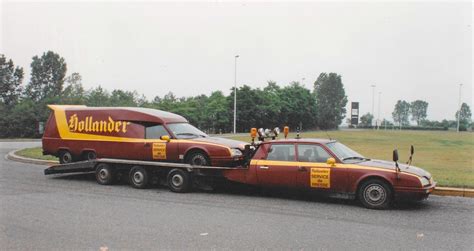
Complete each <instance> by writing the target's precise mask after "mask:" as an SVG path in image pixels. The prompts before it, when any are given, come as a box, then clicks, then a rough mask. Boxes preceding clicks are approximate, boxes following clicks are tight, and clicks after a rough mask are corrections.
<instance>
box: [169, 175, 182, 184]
mask: <svg viewBox="0 0 474 251" xmlns="http://www.w3.org/2000/svg"><path fill="white" fill-rule="evenodd" d="M183 181H184V179H183V177H182V176H181V175H178V174H176V175H173V177H172V178H171V184H173V186H175V187H180V186H181V185H183Z"/></svg>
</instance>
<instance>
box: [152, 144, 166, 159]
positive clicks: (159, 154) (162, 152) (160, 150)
mask: <svg viewBox="0 0 474 251" xmlns="http://www.w3.org/2000/svg"><path fill="white" fill-rule="evenodd" d="M153 159H166V143H153Z"/></svg>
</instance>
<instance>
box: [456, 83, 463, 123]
mask: <svg viewBox="0 0 474 251" xmlns="http://www.w3.org/2000/svg"><path fill="white" fill-rule="evenodd" d="M461 87H462V84H459V103H458V108H459V110H458V127H457V132H459V121H460V119H461Z"/></svg>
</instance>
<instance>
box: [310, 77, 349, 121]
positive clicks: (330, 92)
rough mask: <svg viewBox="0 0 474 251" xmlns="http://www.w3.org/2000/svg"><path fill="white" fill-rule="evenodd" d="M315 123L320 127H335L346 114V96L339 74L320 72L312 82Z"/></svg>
mask: <svg viewBox="0 0 474 251" xmlns="http://www.w3.org/2000/svg"><path fill="white" fill-rule="evenodd" d="M314 95H315V97H316V107H317V109H318V113H317V124H318V126H319V127H320V128H321V129H329V128H337V127H338V126H339V124H341V122H342V119H343V118H344V116H345V114H346V108H345V107H346V104H347V96H346V93H345V90H344V85H343V83H342V81H341V76H340V75H338V74H336V73H329V74H327V73H321V74H320V75H319V77H318V79H317V80H316V82H315V83H314Z"/></svg>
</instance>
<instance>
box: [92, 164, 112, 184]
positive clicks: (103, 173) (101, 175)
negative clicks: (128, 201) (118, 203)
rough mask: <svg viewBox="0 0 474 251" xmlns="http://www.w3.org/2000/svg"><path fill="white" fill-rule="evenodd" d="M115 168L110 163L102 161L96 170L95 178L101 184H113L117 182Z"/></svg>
mask: <svg viewBox="0 0 474 251" xmlns="http://www.w3.org/2000/svg"><path fill="white" fill-rule="evenodd" d="M115 175H116V173H115V169H114V168H113V167H111V166H109V165H108V164H105V163H101V164H99V165H97V168H96V170H95V179H96V180H97V183H99V184H101V185H112V184H113V183H114V182H115Z"/></svg>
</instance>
